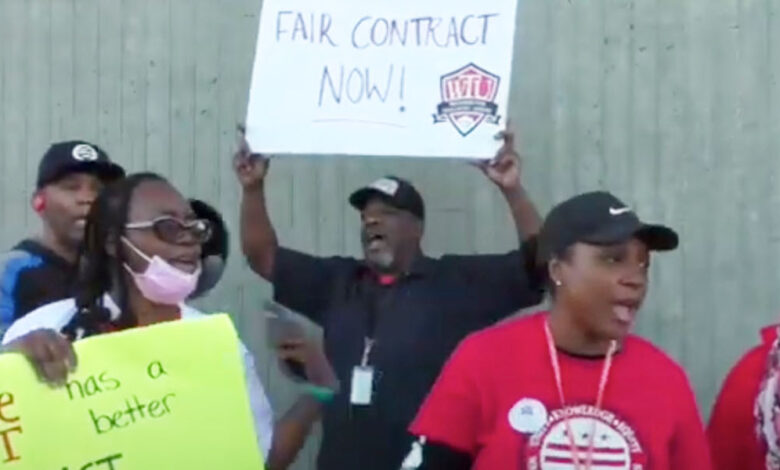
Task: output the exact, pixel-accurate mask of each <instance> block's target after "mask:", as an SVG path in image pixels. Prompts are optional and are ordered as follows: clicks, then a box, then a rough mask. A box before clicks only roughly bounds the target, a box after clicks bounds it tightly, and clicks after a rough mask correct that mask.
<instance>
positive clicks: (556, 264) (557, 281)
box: [547, 258, 563, 287]
mask: <svg viewBox="0 0 780 470" xmlns="http://www.w3.org/2000/svg"><path fill="white" fill-rule="evenodd" d="M547 274H548V275H549V277H550V282H552V284H553V285H554V286H555V287H560V286H562V285H563V263H562V262H561V260H560V259H558V258H553V259H552V260H550V262H549V263H547Z"/></svg>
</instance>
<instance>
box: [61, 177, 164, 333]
mask: <svg viewBox="0 0 780 470" xmlns="http://www.w3.org/2000/svg"><path fill="white" fill-rule="evenodd" d="M148 181H161V182H167V180H166V179H165V178H163V177H162V176H160V175H158V174H156V173H135V174H133V175H130V176H128V177H126V178H124V179H121V180H119V181H117V182H114V183H112V184H111V185H109V186H106V187H105V188H104V189H103V190H102V191H101V192H100V194H99V195H98V197H97V199H96V200H95V202H93V203H92V206H91V207H90V210H89V214H88V215H87V221H86V226H85V229H84V242H83V243H82V247H81V253H80V256H79V263H78V279H77V281H76V295H75V298H76V308H77V312H76V315H74V316H73V319H72V320H71V321H70V322H69V323H68V324H67V325H66V326H65V328H63V333H64V334H65V335H67V336H68V337H70V338H71V339H72V340H76V339H81V338H84V337H87V336H92V335H95V334H99V333H101V332H102V331H104V330H105V328H106V327H107V326H110V325H113V326H115V327H117V328H120V329H124V328H129V327H132V326H135V324H136V317H135V315H134V314H133V313H132V312H131V311H130V305H129V303H128V299H127V287H126V286H125V284H124V282H122V280H123V279H124V269H125V268H124V266H123V264H124V259H125V257H124V255H123V253H124V247H123V246H122V244H121V238H122V236H124V233H125V225H127V218H128V213H129V211H130V201H131V200H132V198H133V193H134V192H135V189H136V188H137V187H138V186H139V185H140V184H141V183H144V182H148ZM109 246H111V247H113V250H110V249H109ZM115 282H118V283H119V284H118V285H114V283H115ZM106 293H116V298H114V300H115V301H116V302H117V305H118V307H119V310H120V312H121V313H120V316H119V318H118V319H116V320H114V321H112V319H111V312H110V311H109V310H108V308H106V306H105V305H104V304H103V298H104V295H105V294H106Z"/></svg>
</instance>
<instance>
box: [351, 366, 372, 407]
mask: <svg viewBox="0 0 780 470" xmlns="http://www.w3.org/2000/svg"><path fill="white" fill-rule="evenodd" d="M373 388H374V368H373V367H370V366H355V368H354V369H352V387H351V390H350V393H349V402H350V403H351V404H353V405H370V404H371V392H372V391H373Z"/></svg>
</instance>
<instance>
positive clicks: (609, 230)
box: [539, 191, 679, 261]
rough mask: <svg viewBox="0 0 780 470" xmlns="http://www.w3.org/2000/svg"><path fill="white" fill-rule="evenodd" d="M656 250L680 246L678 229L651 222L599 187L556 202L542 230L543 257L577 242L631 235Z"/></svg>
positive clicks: (619, 239)
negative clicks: (599, 189) (596, 189)
mask: <svg viewBox="0 0 780 470" xmlns="http://www.w3.org/2000/svg"><path fill="white" fill-rule="evenodd" d="M634 237H636V238H638V239H640V240H641V241H643V242H644V243H645V244H646V245H647V248H648V249H650V250H654V251H669V250H673V249H675V248H677V245H678V243H679V238H678V236H677V232H675V231H674V230H672V229H671V228H669V227H666V226H664V225H657V224H647V223H644V222H642V221H640V220H639V217H637V215H636V213H634V211H633V210H631V208H629V207H628V206H627V205H626V204H624V203H623V202H622V201H621V200H620V199H618V198H617V197H615V196H614V195H612V194H610V193H608V192H604V191H595V192H589V193H584V194H580V195H579V196H574V197H572V198H571V199H568V200H566V201H564V202H562V203H560V204H558V205H557V206H555V207H554V208H553V209H552V210H551V211H550V213H549V214H548V215H547V217H546V218H545V219H544V224H542V229H541V231H540V233H539V258H540V260H542V261H547V260H549V259H550V258H551V257H552V256H553V255H556V254H560V253H562V252H563V250H565V249H566V248H568V247H569V246H571V245H573V244H574V243H577V242H581V243H588V244H592V245H612V244H616V243H622V242H625V241H626V240H629V239H631V238H634Z"/></svg>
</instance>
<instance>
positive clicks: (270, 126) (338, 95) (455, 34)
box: [246, 0, 517, 158]
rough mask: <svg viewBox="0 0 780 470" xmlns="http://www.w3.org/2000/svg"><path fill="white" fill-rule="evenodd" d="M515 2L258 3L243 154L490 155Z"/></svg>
mask: <svg viewBox="0 0 780 470" xmlns="http://www.w3.org/2000/svg"><path fill="white" fill-rule="evenodd" d="M516 3H517V0H483V1H480V2H474V1H473V0H374V1H371V2H358V1H348V0H341V1H338V2H322V1H321V0H265V1H264V2H263V12H262V17H261V20H260V28H259V33H258V40H257V47H256V56H255V61H254V69H253V73H252V87H251V91H250V97H249V106H248V117H247V121H246V126H247V140H248V142H249V146H250V148H252V150H253V151H256V152H259V153H262V154H282V153H291V154H349V155H388V156H408V157H415V156H421V155H422V156H427V157H450V158H453V157H455V158H484V157H485V156H488V155H492V154H493V153H494V152H495V150H496V148H495V143H494V142H493V136H494V135H495V133H496V132H498V131H500V130H501V129H502V128H503V127H504V126H503V123H504V121H505V120H506V116H507V110H506V108H507V101H508V98H509V83H510V75H511V71H512V51H513V46H514V30H515V10H516V6H517V5H516ZM301 134H303V135H306V136H307V138H306V139H300V138H297V136H299V135H301Z"/></svg>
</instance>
